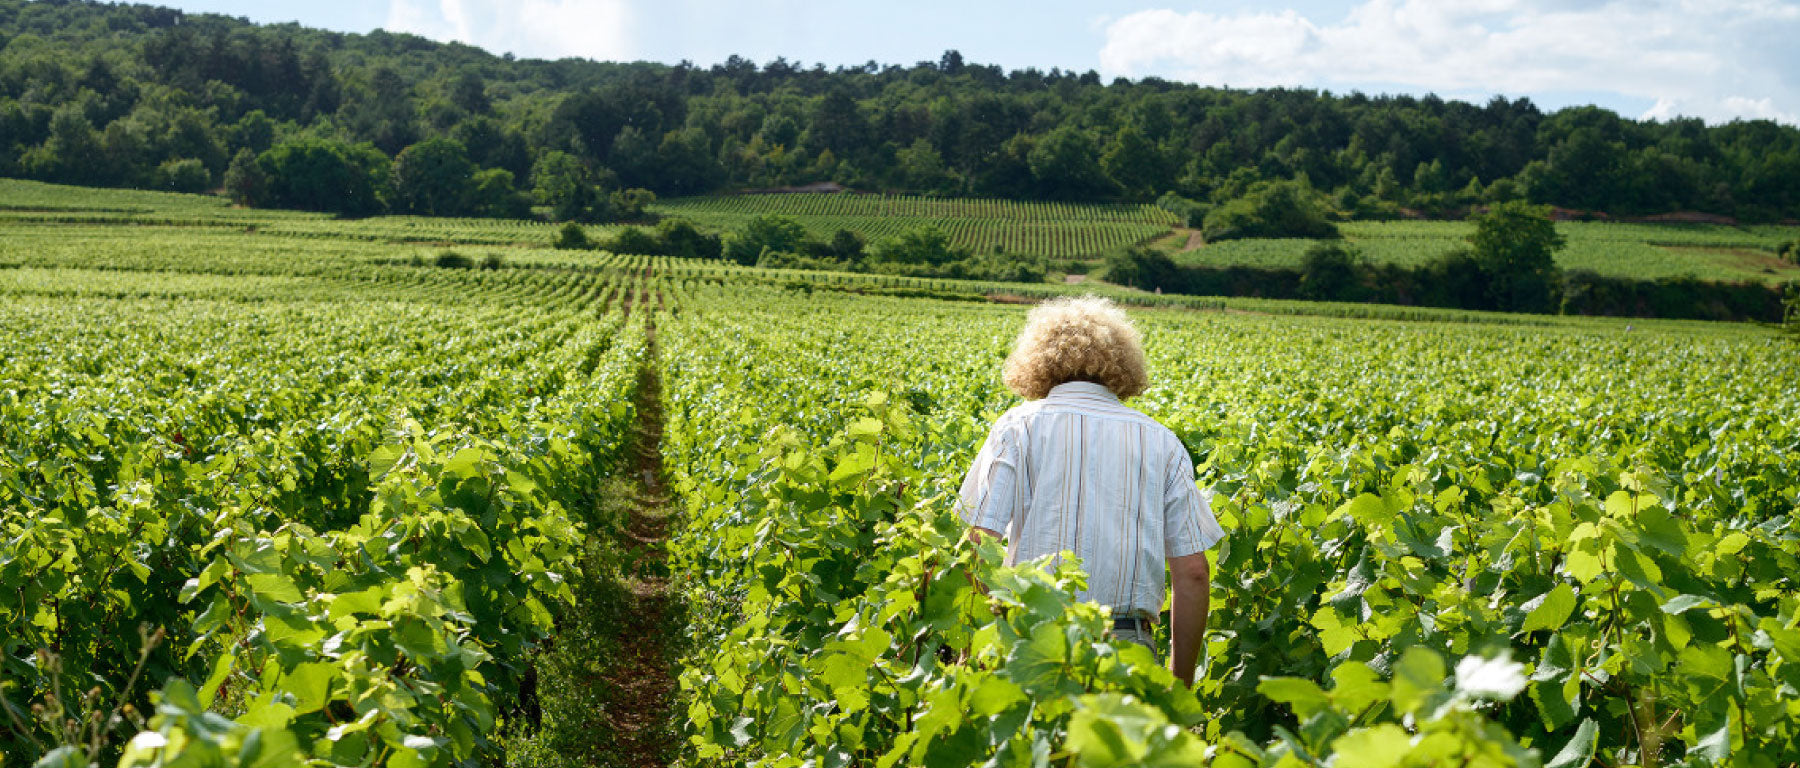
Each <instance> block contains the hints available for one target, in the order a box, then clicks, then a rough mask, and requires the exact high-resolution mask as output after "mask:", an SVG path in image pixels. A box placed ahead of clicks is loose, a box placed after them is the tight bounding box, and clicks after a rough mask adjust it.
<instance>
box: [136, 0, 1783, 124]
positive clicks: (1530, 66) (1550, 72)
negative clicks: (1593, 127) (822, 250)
mask: <svg viewBox="0 0 1800 768" xmlns="http://www.w3.org/2000/svg"><path fill="white" fill-rule="evenodd" d="M164 2H167V4H170V5H173V6H175V7H179V8H183V9H186V10H191V11H211V12H217V13H227V14H230V15H233V16H245V17H248V18H250V19H252V20H254V21H262V22H278V21H299V22H301V23H303V24H307V25H309V26H318V27H325V28H328V29H336V30H341V31H346V32H366V31H368V30H371V29H376V28H385V29H389V30H395V31H407V32H413V33H417V34H420V35H424V36H426V37H430V38H434V39H438V40H452V39H454V40H461V41H463V42H467V43H470V44H473V45H478V46H481V47H483V48H486V49H488V50H491V51H494V52H496V53H498V52H506V51H510V52H512V53H513V54H515V55H517V56H521V57H541V58H557V57H562V56H584V57H588V58H596V59H611V60H619V59H626V60H637V59H644V60H650V61H663V62H671V63H672V62H676V61H680V60H682V59H687V60H690V61H693V62H695V63H696V64H701V65H709V64H714V63H717V62H719V61H722V60H724V59H725V57H727V56H729V55H731V54H734V53H735V54H738V55H741V56H745V57H748V58H750V59H752V60H755V61H758V62H766V61H768V60H770V59H773V58H775V57H776V56H785V57H787V58H788V59H789V60H790V61H794V60H797V61H801V62H805V63H807V64H811V63H813V62H824V63H825V64H827V65H828V66H837V65H840V64H860V63H862V62H865V61H869V60H871V59H872V60H875V61H877V62H881V63H884V64H885V63H899V64H910V63H913V62H915V61H920V60H925V59H933V60H935V59H936V58H937V57H938V55H939V54H941V53H942V52H943V51H944V50H945V49H949V48H954V49H957V50H959V51H961V52H962V53H963V55H964V56H965V57H966V58H967V59H969V60H971V61H978V62H982V63H996V64H1000V65H1001V66H1003V67H1005V68H1008V69H1015V68H1022V67H1028V66H1034V67H1038V68H1040V69H1049V68H1050V67H1061V68H1063V69H1074V70H1077V71H1085V70H1088V69H1095V70H1098V71H1099V72H1100V73H1101V74H1102V75H1104V76H1106V77H1108V78H1110V77H1113V76H1121V75H1122V76H1127V77H1142V76H1146V75H1156V76H1159V77H1165V78H1168V79H1172V80H1181V81H1185V82H1194V83H1201V84H1207V85H1229V86H1236V87H1258V86H1304V87H1311V88H1324V89H1329V90H1332V91H1335V92H1347V91H1350V90H1361V91H1364V92H1366V93H1413V94H1423V93H1427V92H1430V93H1437V94H1439V95H1441V96H1445V97H1447V98H1462V99H1468V100H1471V101H1477V102H1479V101H1484V100H1486V99H1487V98H1488V97H1489V96H1491V95H1493V94H1496V93H1504V94H1506V95H1508V96H1529V97H1531V98H1532V100H1533V101H1535V102H1537V103H1538V104H1540V105H1542V106H1544V107H1546V108H1551V109H1554V108H1557V107H1562V106H1567V105H1571V104H1590V103H1592V104H1599V105H1601V106H1604V107H1608V108H1610V109H1614V110H1617V111H1619V112H1620V113H1622V114H1624V115H1627V116H1630V117H1651V118H1668V117H1674V116H1677V115H1692V116H1698V117H1702V118H1705V119H1707V120H1709V121H1712V122H1721V121H1725V120H1730V119H1734V118H1757V117H1767V118H1773V119H1777V120H1781V121H1783V122H1786V123H1790V124H1800V46H1795V45H1793V44H1792V42H1791V41H1793V40H1796V39H1800V0H1630V1H1626V0H1562V1H1560V2H1558V1H1556V0H1362V1H1360V2H1355V1H1353V2H1322V1H1320V0H1311V1H1309V2H1280V0H1276V2H1263V3H1257V2H1241V1H1237V0H1229V1H1222V2H1204V3H1161V4H1158V3H1155V2H1154V1H1153V0H1152V1H1151V2H1141V1H1140V2H1119V1H1102V2H1070V1H1068V0H1041V1H1040V2H986V3H977V2H967V1H966V0H965V1H964V2H947V1H945V0H912V1H911V2H898V3H896V2H887V3H869V2H844V1H843V0H839V1H838V2H816V1H807V0H742V1H740V2H732V3H722V2H702V1H701V0H309V1H307V2H297V1H295V0H259V1H258V2H241V1H240V2H227V1H225V0H174V1H173V2H169V1H168V0H164Z"/></svg>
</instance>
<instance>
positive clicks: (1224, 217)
mask: <svg viewBox="0 0 1800 768" xmlns="http://www.w3.org/2000/svg"><path fill="white" fill-rule="evenodd" d="M1318 198H1319V194H1318V193H1317V192H1315V191H1313V189H1312V187H1311V186H1309V185H1307V184H1305V183H1303V182H1298V181H1259V182H1256V183H1255V184H1252V185H1251V186H1250V188H1249V190H1248V191H1246V192H1245V193H1244V195H1243V196H1242V197H1239V198H1236V199H1234V200H1231V201H1229V202H1226V203H1225V204H1223V205H1220V206H1219V207H1217V208H1214V209H1212V211H1211V212H1209V213H1207V214H1206V220H1205V224H1204V226H1203V228H1202V233H1203V234H1205V236H1206V239H1207V240H1210V241H1214V242H1217V241H1219V240H1230V239H1233V238H1240V237H1315V238H1335V237H1337V236H1338V231H1337V227H1336V226H1334V225H1332V223H1331V222H1329V221H1326V220H1325V213H1324V205H1323V203H1322V202H1321V201H1320V200H1319V199H1318Z"/></svg>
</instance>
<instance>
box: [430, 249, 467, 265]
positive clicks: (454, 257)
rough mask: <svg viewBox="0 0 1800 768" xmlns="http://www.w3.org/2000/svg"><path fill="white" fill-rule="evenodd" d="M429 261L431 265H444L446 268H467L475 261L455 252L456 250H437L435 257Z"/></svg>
mask: <svg viewBox="0 0 1800 768" xmlns="http://www.w3.org/2000/svg"><path fill="white" fill-rule="evenodd" d="M431 263H432V265H433V266H438V267H444V268H446V269H468V268H470V267H473V266H475V261H474V260H473V259H470V258H469V257H467V256H464V255H462V254H460V253H457V252H456V251H439V252H438V255H437V258H436V259H433V260H432V262H431Z"/></svg>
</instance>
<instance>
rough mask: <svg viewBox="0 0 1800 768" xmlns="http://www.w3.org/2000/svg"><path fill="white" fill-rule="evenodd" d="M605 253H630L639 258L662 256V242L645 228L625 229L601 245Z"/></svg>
mask: <svg viewBox="0 0 1800 768" xmlns="http://www.w3.org/2000/svg"><path fill="white" fill-rule="evenodd" d="M600 249H601V250H603V251H611V252H613V253H629V254H634V255H638V256H661V255H662V251H663V244H662V242H661V241H660V240H659V239H657V237H656V235H654V234H651V232H650V230H647V229H644V228H643V227H625V228H623V229H620V230H619V232H618V234H615V235H613V236H612V237H611V238H608V239H607V240H606V241H604V242H602V243H601V244H600Z"/></svg>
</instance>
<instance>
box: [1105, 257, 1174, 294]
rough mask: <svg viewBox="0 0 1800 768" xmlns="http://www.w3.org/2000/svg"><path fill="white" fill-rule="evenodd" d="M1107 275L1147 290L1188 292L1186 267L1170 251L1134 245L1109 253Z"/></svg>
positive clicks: (1109, 277)
mask: <svg viewBox="0 0 1800 768" xmlns="http://www.w3.org/2000/svg"><path fill="white" fill-rule="evenodd" d="M1105 263H1106V275H1105V276H1106V279H1107V280H1108V281H1109V282H1113V283H1117V284H1119V285H1124V286H1130V287H1132V288H1142V289H1144V290H1146V291H1154V290H1158V289H1161V290H1164V291H1170V292H1175V293H1180V292H1185V291H1186V290H1187V286H1186V285H1185V281H1184V279H1183V277H1182V270H1181V268H1180V267H1177V266H1176V265H1175V261H1174V259H1171V258H1169V254H1167V253H1163V252H1162V251H1158V250H1156V249H1154V248H1146V247H1144V246H1141V245H1134V246H1131V247H1129V248H1121V249H1119V250H1115V251H1112V252H1110V253H1108V254H1106V259H1105Z"/></svg>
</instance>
